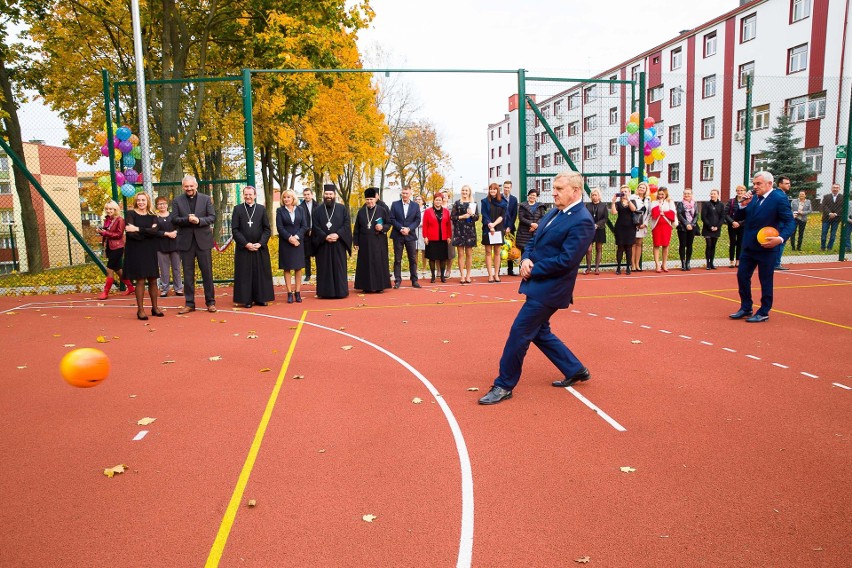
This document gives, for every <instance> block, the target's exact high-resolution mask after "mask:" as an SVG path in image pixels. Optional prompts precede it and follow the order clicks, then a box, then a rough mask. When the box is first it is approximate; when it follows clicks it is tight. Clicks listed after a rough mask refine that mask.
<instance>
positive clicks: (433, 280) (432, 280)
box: [429, 276, 435, 284]
mask: <svg viewBox="0 0 852 568" xmlns="http://www.w3.org/2000/svg"><path fill="white" fill-rule="evenodd" d="M429 282H431V283H432V284H434V283H435V277H434V276H433V277H432V279H431V280H429Z"/></svg>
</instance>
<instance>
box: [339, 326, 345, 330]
mask: <svg viewBox="0 0 852 568" xmlns="http://www.w3.org/2000/svg"><path fill="white" fill-rule="evenodd" d="M337 329H339V330H340V331H343V330H344V329H346V328H345V327H342V326H341V327H338V328H337Z"/></svg>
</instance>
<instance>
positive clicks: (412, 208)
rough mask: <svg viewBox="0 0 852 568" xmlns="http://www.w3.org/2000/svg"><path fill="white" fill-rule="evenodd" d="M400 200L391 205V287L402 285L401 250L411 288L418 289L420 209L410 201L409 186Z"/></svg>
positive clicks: (403, 191) (401, 193)
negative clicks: (409, 277)
mask: <svg viewBox="0 0 852 568" xmlns="http://www.w3.org/2000/svg"><path fill="white" fill-rule="evenodd" d="M400 196H401V197H402V199H400V200H399V201H394V202H393V203H391V209H390V223H391V226H392V227H393V232H391V239H393V278H394V282H393V287H394V288H399V286H400V284H402V250H403V249H405V253H406V255H408V269H409V272H410V273H411V286H413V287H414V288H420V283H419V282H417V227H419V226H420V207H419V206H418V205H417V204H416V203H415V202H413V201H412V200H411V186H408V185H406V186H405V187H403V188H402V191H401V192H400Z"/></svg>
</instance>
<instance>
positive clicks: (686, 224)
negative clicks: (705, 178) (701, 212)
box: [676, 187, 699, 270]
mask: <svg viewBox="0 0 852 568" xmlns="http://www.w3.org/2000/svg"><path fill="white" fill-rule="evenodd" d="M676 208H677V241H678V254H679V255H680V269H681V270H690V269H691V268H690V266H689V262H690V261H691V260H692V242H693V241H694V240H695V235H697V234H698V233H699V228H698V203H696V202H695V200H694V199H693V198H692V190H691V189H690V188H688V187H687V188H686V189H684V190H683V200H682V201H678V202H677V205H676Z"/></svg>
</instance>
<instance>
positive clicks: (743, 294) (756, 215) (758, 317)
mask: <svg viewBox="0 0 852 568" xmlns="http://www.w3.org/2000/svg"><path fill="white" fill-rule="evenodd" d="M773 181H774V178H773V177H772V174H771V173H769V172H757V173H756V174H754V193H755V194H756V195H757V197H756V198H754V199H753V198H752V194H751V192H749V193H747V194H746V199H745V200H743V201H742V203H740V205H739V209H737V210H736V211H734V220H736V221H739V222H740V223H741V224H743V226H744V229H743V249H742V253H741V254H740V266H739V268H738V269H737V284H738V285H739V291H740V309H739V310H738V311H736V312H735V313H733V314H731V315H730V316H729V317H730V318H731V319H743V318H747V319H746V321H747V322H749V323H761V322H765V321H766V320H768V319H769V310H771V309H772V280H773V276H774V274H775V272H774V268H775V260H776V258H777V251H776V250H775V247H777V246H779V245H781V244H783V243H785V242H787V239H789V238H790V237H791V236H792V235H793V229H794V228H795V226H796V224H795V221H793V212H792V210H791V209H790V203H789V202H788V201H787V196H786V195H785V194H784V192H783V191H781V190H778V189H773V187H772V182H773ZM743 219H744V220H745V223H742V221H743ZM763 227H774V228H775V229H777V230H778V235H779V236H777V237H769V238H768V239H767V240H766V242H765V243H763V244H761V243H759V242H758V240H757V232H758V231H760V229H762V228H763ZM755 268H757V276H758V279H759V280H760V309H758V310H757V311H756V312H752V306H753V302H752V299H751V278H752V276H753V275H754V269H755Z"/></svg>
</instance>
